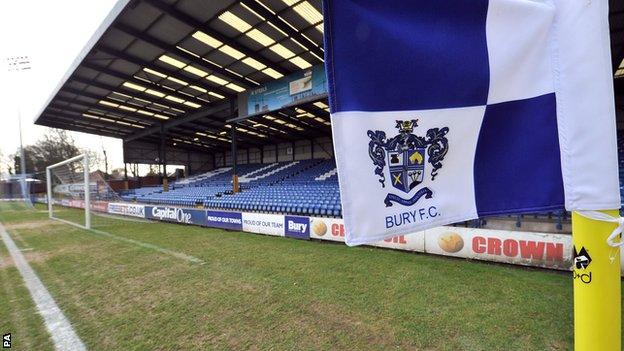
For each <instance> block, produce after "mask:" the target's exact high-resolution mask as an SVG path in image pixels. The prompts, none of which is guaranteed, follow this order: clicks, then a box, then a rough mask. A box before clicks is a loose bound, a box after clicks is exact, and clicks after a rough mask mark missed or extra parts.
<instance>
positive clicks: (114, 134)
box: [38, 115, 125, 139]
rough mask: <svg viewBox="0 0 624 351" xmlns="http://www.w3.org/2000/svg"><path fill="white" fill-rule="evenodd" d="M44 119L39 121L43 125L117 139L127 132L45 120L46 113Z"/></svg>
mask: <svg viewBox="0 0 624 351" xmlns="http://www.w3.org/2000/svg"><path fill="white" fill-rule="evenodd" d="M42 119H43V120H41V121H39V122H38V124H40V125H43V126H47V127H50V128H57V129H66V130H73V131H76V132H81V133H88V134H95V135H102V136H107V137H111V138H117V139H121V138H123V137H124V135H125V134H122V133H119V132H117V131H110V130H109V129H104V130H102V129H98V128H95V127H89V126H88V125H87V126H82V125H80V124H78V123H76V122H68V123H64V122H58V121H54V122H53V121H46V120H45V115H42Z"/></svg>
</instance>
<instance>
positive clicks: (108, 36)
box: [36, 0, 624, 151]
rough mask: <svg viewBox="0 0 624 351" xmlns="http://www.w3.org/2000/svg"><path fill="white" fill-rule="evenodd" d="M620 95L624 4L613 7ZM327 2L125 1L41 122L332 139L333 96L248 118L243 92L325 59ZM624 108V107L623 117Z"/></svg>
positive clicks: (245, 141) (208, 136)
mask: <svg viewBox="0 0 624 351" xmlns="http://www.w3.org/2000/svg"><path fill="white" fill-rule="evenodd" d="M609 2H610V6H611V10H610V23H611V50H612V63H613V72H614V75H615V76H621V77H622V78H620V79H616V94H618V95H619V96H620V97H621V96H622V94H624V62H623V61H624V60H623V59H624V3H623V2H621V1H616V0H610V1H609ZM322 44H323V17H322V14H321V0H236V1H234V0H220V1H203V0H120V1H118V3H117V4H116V5H115V7H114V8H113V9H112V10H111V12H110V13H109V15H108V16H107V18H106V19H105V20H104V22H103V23H102V25H101V26H100V27H99V28H98V30H97V31H96V33H95V34H94V36H93V37H92V39H91V40H90V41H89V43H88V44H87V46H86V47H85V49H83V51H82V52H81V53H80V55H79V56H78V57H77V58H76V60H75V61H74V63H73V65H72V66H71V67H70V69H69V71H68V72H67V73H66V75H65V77H64V78H63V80H62V81H61V83H60V84H59V85H58V87H57V89H56V90H55V91H54V93H53V94H52V96H51V97H50V99H49V101H48V102H47V103H46V105H45V107H44V109H43V110H42V112H41V113H40V114H39V116H37V119H36V123H37V124H40V125H45V126H49V127H54V128H62V129H68V130H75V131H80V132H86V133H92V134H97V135H104V136H111V137H117V138H123V139H124V140H126V141H131V140H142V141H149V142H158V141H159V140H160V133H161V132H163V131H164V132H166V135H167V142H168V143H176V144H178V145H179V146H188V147H191V148H198V149H201V150H206V151H210V150H212V151H224V150H228V149H229V148H230V145H231V135H230V133H229V131H230V130H231V128H232V124H233V123H232V122H231V120H236V123H238V124H237V126H236V128H237V141H238V145H239V147H245V146H254V145H263V144H267V143H275V142H280V141H288V140H297V139H304V138H313V137H316V136H319V135H329V134H330V133H331V126H330V123H329V110H328V106H327V101H326V99H324V98H323V99H320V100H316V101H315V100H312V101H306V102H303V103H301V104H298V105H297V106H292V107H286V108H283V109H281V110H279V111H274V112H272V113H270V114H259V115H255V116H252V117H250V118H242V119H241V118H238V117H239V116H238V112H237V111H238V105H237V99H236V97H237V94H238V93H240V92H243V91H246V90H249V89H253V88H255V87H258V86H260V85H262V84H264V83H267V82H270V81H273V80H275V79H279V78H281V77H283V76H286V75H288V74H291V73H294V72H297V71H300V70H302V69H306V68H309V67H311V66H313V65H317V64H320V63H322V62H323V47H322ZM622 106H624V103H622V102H621V100H620V102H619V103H618V108H619V109H622Z"/></svg>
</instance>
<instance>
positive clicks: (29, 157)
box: [11, 129, 99, 178]
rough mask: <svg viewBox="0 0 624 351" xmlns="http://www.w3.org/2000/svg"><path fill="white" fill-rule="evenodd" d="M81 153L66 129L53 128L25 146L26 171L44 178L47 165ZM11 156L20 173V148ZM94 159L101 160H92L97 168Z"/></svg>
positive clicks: (15, 167)
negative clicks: (33, 142)
mask: <svg viewBox="0 0 624 351" xmlns="http://www.w3.org/2000/svg"><path fill="white" fill-rule="evenodd" d="M80 154H81V150H80V149H79V148H78V147H77V146H76V144H75V142H74V139H73V138H72V137H71V136H70V135H69V134H68V133H67V132H66V131H64V130H61V129H51V130H49V131H48V132H47V133H46V134H45V135H44V136H43V137H42V138H41V139H39V140H37V142H35V144H34V145H28V146H25V147H24V157H25V159H26V160H25V161H26V173H35V174H38V175H39V178H43V177H45V174H44V172H45V169H46V167H47V166H49V165H53V164H55V163H58V162H61V161H64V160H67V159H68V158H72V157H74V156H78V155H80ZM94 154H95V153H94ZM11 158H12V159H13V160H14V161H15V163H14V170H15V172H17V173H19V172H18V170H19V171H21V167H20V162H19V161H20V152H19V150H17V151H16V152H15V154H13V155H11ZM94 161H99V158H96V159H95V160H91V162H90V163H92V164H93V166H95V167H94V169H95V168H97V163H94ZM90 166H91V165H90Z"/></svg>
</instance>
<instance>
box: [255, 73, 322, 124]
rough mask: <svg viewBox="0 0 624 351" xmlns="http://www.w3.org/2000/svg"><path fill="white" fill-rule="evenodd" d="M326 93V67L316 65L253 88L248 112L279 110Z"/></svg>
mask: <svg viewBox="0 0 624 351" xmlns="http://www.w3.org/2000/svg"><path fill="white" fill-rule="evenodd" d="M326 93H327V79H326V77H325V68H324V67H323V65H316V66H314V67H310V68H308V69H306V70H302V71H299V72H296V73H293V74H291V75H289V76H287V77H284V78H281V79H278V80H275V81H272V82H269V83H267V84H265V85H263V86H261V87H258V88H255V89H253V90H251V91H250V92H249V95H248V97H247V113H248V114H249V115H253V114H257V113H260V112H268V111H274V110H278V109H280V108H282V107H284V106H288V105H290V104H293V103H295V102H296V101H298V100H302V99H311V98H314V97H315V96H319V97H320V96H324V94H326Z"/></svg>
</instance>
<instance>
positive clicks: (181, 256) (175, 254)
mask: <svg viewBox="0 0 624 351" xmlns="http://www.w3.org/2000/svg"><path fill="white" fill-rule="evenodd" d="M52 219H54V220H56V221H60V222H63V223H65V224H69V225H73V226H74V227H78V228H80V229H84V230H86V231H87V232H89V233H92V234H97V235H102V236H106V237H109V238H111V239H115V240H118V241H123V242H126V243H129V244H134V245H137V246H140V247H143V248H146V249H150V250H154V251H158V252H160V253H164V254H166V255H169V256H173V257H175V258H179V259H181V260H185V261H188V262H193V263H198V264H205V263H206V262H205V261H204V260H202V259H199V258H197V257H195V256H191V255H187V254H184V253H181V252H177V251H173V250H169V249H165V248H164V247H160V246H158V245H154V244H150V243H146V242H142V241H139V240H135V239H130V238H127V237H125V236H120V235H115V234H112V233H109V232H105V231H103V230H98V229H93V228H90V229H88V228H86V227H85V226H83V225H80V224H77V223H73V222H70V221H67V220H64V219H60V218H56V217H52Z"/></svg>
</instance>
